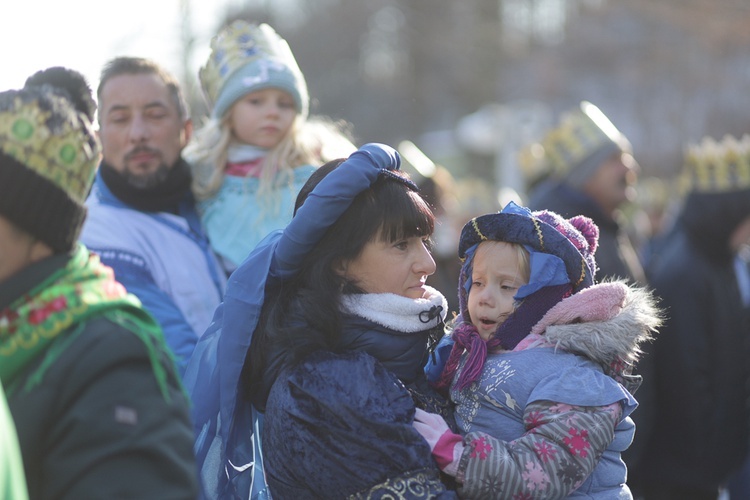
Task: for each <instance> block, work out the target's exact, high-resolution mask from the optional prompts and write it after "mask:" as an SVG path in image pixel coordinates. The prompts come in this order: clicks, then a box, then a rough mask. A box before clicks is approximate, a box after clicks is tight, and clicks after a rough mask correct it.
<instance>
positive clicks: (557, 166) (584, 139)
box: [528, 101, 630, 176]
mask: <svg viewBox="0 0 750 500" xmlns="http://www.w3.org/2000/svg"><path fill="white" fill-rule="evenodd" d="M613 143H614V144H616V145H618V146H619V147H620V149H622V150H624V151H629V150H630V144H629V143H628V142H627V139H625V136H623V135H622V133H621V132H620V131H619V130H617V128H616V127H615V126H614V125H613V124H612V122H611V121H610V120H609V118H607V117H606V116H605V115H604V113H602V111H601V110H600V109H599V108H598V107H596V106H595V105H593V104H591V103H590V102H587V101H583V102H581V104H580V107H579V108H577V109H575V110H572V111H569V112H567V113H565V114H564V115H563V116H562V118H561V120H560V124H559V125H558V126H557V127H556V128H554V129H553V130H551V131H549V132H548V133H547V135H546V136H545V137H544V138H543V139H542V140H541V142H540V145H541V147H542V150H543V153H542V156H541V157H540V155H539V154H538V153H537V154H536V155H534V154H531V153H529V154H528V156H529V157H530V158H533V157H534V156H536V157H537V158H540V160H541V162H542V163H543V166H539V165H535V166H533V167H531V169H532V170H537V171H542V170H545V169H546V170H547V171H549V172H550V173H555V174H557V175H561V176H562V175H565V174H566V173H567V172H569V171H570V170H571V169H573V168H574V167H575V166H576V165H578V164H579V163H580V162H582V161H583V160H585V159H586V158H587V157H588V156H589V155H591V154H592V153H594V152H595V151H597V150H599V149H600V148H601V147H603V146H606V145H607V144H613ZM540 160H537V162H538V161H540ZM532 165H534V164H533V163H532Z"/></svg>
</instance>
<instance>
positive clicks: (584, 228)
mask: <svg viewBox="0 0 750 500" xmlns="http://www.w3.org/2000/svg"><path fill="white" fill-rule="evenodd" d="M568 220H569V222H570V223H571V224H572V225H573V227H575V228H576V229H578V230H579V231H580V232H581V234H582V235H583V237H584V238H586V241H588V243H589V250H588V253H589V254H592V255H593V254H594V253H596V249H597V248H599V227H598V226H597V225H596V224H594V221H593V220H591V219H589V218H588V217H586V216H585V215H576V216H575V217H572V218H570V219H568Z"/></svg>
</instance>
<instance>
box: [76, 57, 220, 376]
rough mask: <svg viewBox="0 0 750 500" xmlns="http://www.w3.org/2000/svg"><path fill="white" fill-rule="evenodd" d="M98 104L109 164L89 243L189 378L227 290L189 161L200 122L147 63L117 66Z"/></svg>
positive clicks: (96, 194)
mask: <svg viewBox="0 0 750 500" xmlns="http://www.w3.org/2000/svg"><path fill="white" fill-rule="evenodd" d="M97 96H98V100H99V137H100V139H101V143H102V155H103V158H102V163H101V165H100V167H99V171H98V174H97V176H96V180H95V182H94V186H93V189H92V191H91V195H90V196H89V198H88V200H87V202H86V203H87V206H88V210H89V216H88V219H87V221H86V224H85V225H84V227H83V233H82V235H81V239H82V241H83V243H85V244H86V245H87V246H88V247H89V248H90V249H91V250H92V251H95V252H97V253H99V254H100V255H101V259H102V262H103V263H104V264H106V265H108V266H110V267H112V269H114V271H115V277H116V278H117V280H118V281H120V282H121V283H122V284H123V285H125V287H126V288H127V289H128V291H129V292H131V293H133V294H134V295H136V296H137V297H138V298H139V299H140V300H141V302H142V303H143V306H144V307H145V308H146V309H147V310H148V311H149V312H150V313H151V314H153V315H154V316H155V317H156V319H157V320H158V321H159V324H160V325H161V327H162V329H163V330H164V335H165V337H166V340H167V345H169V347H170V349H172V352H173V353H174V355H175V357H176V361H177V365H178V367H179V370H180V373H182V372H183V371H184V369H185V366H186V365H187V362H188V359H189V358H190V355H191V354H192V352H193V348H194V347H195V344H196V342H197V341H198V337H200V336H201V335H202V334H203V332H204V331H205V330H206V328H207V327H208V325H209V323H210V322H211V317H212V315H213V312H214V309H215V308H216V306H218V305H219V303H220V302H221V298H222V296H223V293H224V287H225V285H226V277H225V275H224V273H223V271H222V269H221V266H220V265H219V262H218V260H217V258H216V256H215V255H214V253H213V252H212V250H211V248H210V245H209V242H208V238H207V237H206V234H205V232H204V230H203V227H202V226H201V223H200V219H199V217H198V214H197V213H196V211H195V204H194V199H193V197H192V193H191V192H190V183H191V179H192V177H191V173H190V168H189V166H188V164H187V162H185V161H184V160H183V159H182V156H181V152H182V149H183V148H184V147H185V145H186V144H187V142H188V140H189V138H190V134H191V131H192V124H191V123H192V122H191V120H190V118H189V116H188V110H187V107H186V104H185V101H184V99H183V96H182V92H181V90H180V87H179V85H178V83H177V81H176V80H175V79H174V78H173V77H172V76H171V75H170V74H169V73H167V72H166V71H165V70H164V69H163V68H161V67H160V66H159V65H157V64H156V63H155V62H153V61H150V60H147V59H142V58H134V57H118V58H115V59H113V60H111V61H110V62H109V63H107V65H106V66H105V67H104V69H103V70H102V73H101V77H100V81H99V88H98V90H97Z"/></svg>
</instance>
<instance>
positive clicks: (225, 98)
mask: <svg viewBox="0 0 750 500" xmlns="http://www.w3.org/2000/svg"><path fill="white" fill-rule="evenodd" d="M199 76H200V82H201V85H202V87H203V91H204V94H205V96H206V98H207V100H208V103H209V107H210V108H211V114H210V117H209V119H208V120H207V121H206V123H205V124H204V125H203V126H202V127H201V128H200V129H199V130H198V131H197V132H196V134H195V137H194V139H193V141H192V142H191V143H190V144H189V145H188V147H187V149H186V150H185V158H186V159H187V160H188V162H189V163H190V164H191V166H192V168H193V192H194V193H195V196H196V198H197V199H198V210H199V212H200V215H201V219H202V221H203V224H204V226H205V227H206V231H207V232H208V236H209V239H210V240H211V245H212V247H213V248H214V250H215V251H216V253H217V254H218V255H219V256H220V257H221V259H222V261H223V265H224V267H225V269H226V271H227V273H230V272H231V271H233V270H234V269H235V268H236V267H237V266H238V265H239V264H240V263H242V261H243V260H245V257H247V255H248V254H249V253H250V251H251V250H252V249H253V248H254V247H255V245H257V244H258V242H260V240H261V239H263V237H265V236H266V235H267V234H268V233H269V232H271V231H273V230H275V229H281V228H283V227H284V226H285V225H286V224H287V223H288V222H289V220H290V219H291V218H292V208H293V206H294V198H295V196H296V195H297V192H299V190H300V188H301V187H302V185H303V184H304V183H305V181H306V180H307V178H308V177H310V174H312V172H313V171H314V170H315V167H316V166H317V165H320V164H321V163H323V159H322V156H323V154H324V153H328V151H326V150H325V149H324V147H325V146H326V143H327V142H330V141H331V140H332V139H331V138H329V137H326V136H324V135H323V134H322V133H321V132H324V130H321V128H323V127H326V126H328V127H329V128H330V129H331V130H329V132H330V131H333V123H330V122H324V121H321V120H319V119H316V120H314V121H313V122H308V108H309V96H308V92H307V84H306V83H305V79H304V77H303V75H302V73H301V71H300V69H299V67H298V66H297V62H296V60H295V59H294V55H293V54H292V51H291V50H290V49H289V46H288V44H287V43H286V41H285V40H284V39H282V38H281V37H280V36H279V35H278V34H277V33H276V31H274V29H273V28H271V27H270V26H269V25H267V24H260V25H255V24H250V23H247V22H245V21H242V20H237V21H234V22H233V23H232V24H230V25H229V26H227V27H225V28H224V29H222V30H221V31H220V32H219V33H218V35H216V36H215V37H214V39H213V40H212V41H211V55H210V56H209V59H208V61H207V62H206V64H205V66H204V67H203V68H201V70H200V73H199ZM341 139H342V140H341V141H340V142H341V143H342V144H343V145H344V147H345V148H346V144H347V141H346V140H344V138H343V136H341ZM321 142H322V143H321ZM354 149H355V148H354V146H352V145H351V144H349V147H348V148H347V150H346V151H345V152H342V154H346V155H348V154H349V153H351V152H352V151H353V150H354ZM337 157H338V156H337Z"/></svg>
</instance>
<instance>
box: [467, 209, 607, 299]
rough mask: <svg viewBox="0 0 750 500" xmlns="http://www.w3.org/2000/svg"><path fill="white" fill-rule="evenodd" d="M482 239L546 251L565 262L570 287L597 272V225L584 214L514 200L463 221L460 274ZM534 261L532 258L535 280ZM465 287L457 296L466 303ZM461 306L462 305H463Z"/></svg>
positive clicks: (585, 282) (576, 287) (584, 284)
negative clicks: (534, 207) (568, 216)
mask: <svg viewBox="0 0 750 500" xmlns="http://www.w3.org/2000/svg"><path fill="white" fill-rule="evenodd" d="M483 241H505V242H507V243H518V244H521V245H524V246H525V247H526V249H527V250H529V252H531V253H532V254H533V253H539V254H549V255H553V256H555V257H557V258H558V259H560V261H562V263H563V264H564V272H565V273H566V274H567V281H568V282H569V283H570V284H571V285H572V286H573V291H579V290H582V289H584V288H587V287H589V286H591V285H592V284H593V283H594V275H595V274H596V260H595V259H594V253H595V252H596V249H597V246H598V242H599V228H598V227H597V226H596V224H594V222H593V221H592V220H591V219H589V218H588V217H585V216H583V215H577V216H575V217H573V218H571V219H565V218H563V217H562V216H560V215H558V214H556V213H555V212H551V211H549V210H540V211H537V212H531V211H530V210H529V209H527V208H525V207H520V206H518V205H516V204H515V203H513V202H510V203H508V205H507V206H506V207H505V208H504V209H503V211H502V212H497V213H493V214H486V215H482V216H479V217H475V218H474V219H472V220H470V221H469V222H467V223H466V225H464V227H463V230H462V231H461V238H460V240H459V243H458V256H459V258H460V259H461V262H462V263H463V266H462V272H461V278H465V276H464V274H465V273H464V272H465V271H467V270H468V268H469V267H470V266H471V257H472V256H473V253H474V250H475V248H476V246H477V245H478V244H479V243H482V242H483ZM535 271H536V269H534V262H533V260H532V262H531V273H532V279H531V280H530V284H531V283H532V282H534V274H535ZM465 292H466V291H465V290H463V287H462V289H461V290H459V295H462V296H461V297H459V300H460V301H461V303H462V305H463V304H465V303H466V293H465ZM462 310H463V307H462Z"/></svg>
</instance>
